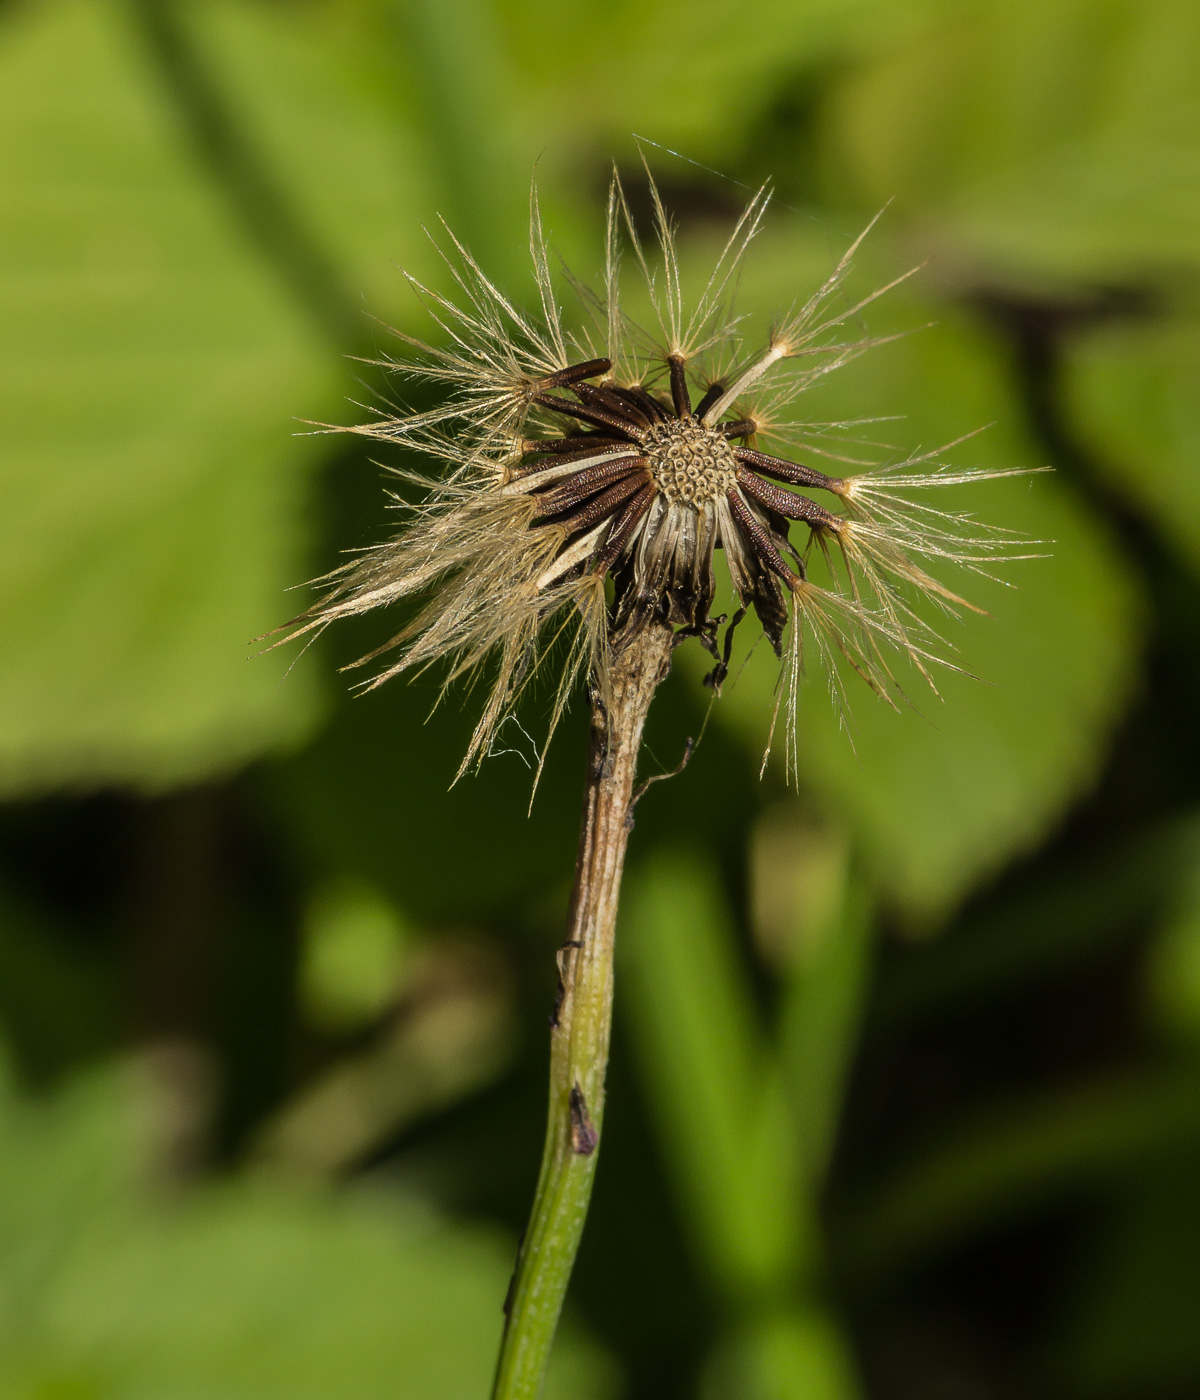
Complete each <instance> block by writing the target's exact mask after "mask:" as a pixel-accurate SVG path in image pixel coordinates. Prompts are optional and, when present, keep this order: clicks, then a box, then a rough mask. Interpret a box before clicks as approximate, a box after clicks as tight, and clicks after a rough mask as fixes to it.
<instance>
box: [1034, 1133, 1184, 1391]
mask: <svg viewBox="0 0 1200 1400" xmlns="http://www.w3.org/2000/svg"><path fill="white" fill-rule="evenodd" d="M1198 1169H1200V1158H1198V1157H1197V1155H1196V1153H1195V1151H1191V1152H1186V1153H1182V1154H1179V1155H1177V1156H1176V1157H1175V1158H1174V1159H1173V1160H1163V1161H1161V1162H1155V1163H1154V1164H1153V1165H1152V1166H1151V1167H1150V1168H1149V1169H1148V1170H1147V1171H1146V1172H1145V1173H1144V1174H1143V1176H1142V1178H1141V1180H1140V1181H1139V1182H1138V1183H1137V1185H1136V1186H1135V1188H1134V1189H1133V1190H1132V1191H1131V1192H1130V1193H1129V1195H1128V1197H1127V1199H1126V1200H1124V1201H1123V1202H1121V1203H1120V1205H1119V1206H1118V1208H1117V1210H1116V1211H1115V1212H1114V1215H1113V1217H1111V1218H1110V1219H1109V1220H1108V1221H1106V1222H1105V1225H1104V1226H1103V1227H1102V1232H1101V1237H1100V1239H1099V1241H1098V1242H1096V1243H1093V1245H1092V1247H1091V1249H1090V1250H1089V1251H1088V1254H1087V1257H1086V1260H1085V1265H1084V1268H1082V1269H1081V1270H1080V1271H1079V1275H1078V1278H1077V1279H1076V1291H1077V1297H1076V1299H1075V1300H1074V1306H1073V1307H1072V1308H1071V1309H1070V1312H1069V1314H1068V1329H1067V1339H1066V1344H1065V1345H1062V1344H1060V1347H1059V1349H1058V1356H1057V1357H1056V1360H1057V1362H1058V1365H1059V1368H1060V1374H1063V1375H1064V1376H1065V1378H1066V1379H1067V1380H1068V1383H1069V1384H1070V1386H1071V1389H1072V1391H1073V1392H1074V1393H1080V1394H1083V1395H1087V1396H1098V1397H1099V1396H1118V1395H1181V1396H1183V1395H1190V1394H1192V1393H1194V1391H1195V1388H1196V1383H1197V1379H1198V1378H1200V1329H1197V1327H1196V1299H1197V1297H1200V1194H1198V1193H1197V1191H1196V1173H1197V1170H1198Z"/></svg>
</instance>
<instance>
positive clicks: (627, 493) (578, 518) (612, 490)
mask: <svg viewBox="0 0 1200 1400" xmlns="http://www.w3.org/2000/svg"><path fill="white" fill-rule="evenodd" d="M648 480H649V478H648V477H647V476H646V475H645V474H644V473H643V472H636V471H635V472H631V473H630V474H629V475H628V476H627V477H625V478H624V479H623V480H621V481H618V482H616V483H615V485H612V486H610V487H609V488H608V490H607V491H601V492H600V494H599V495H598V496H593V497H592V498H591V500H590V501H586V502H585V503H584V504H583V505H582V506H580V507H579V509H578V510H576V511H575V512H574V513H572V514H570V515H566V516H562V517H560V518H559V520H558V521H557V522H556V523H557V524H559V525H563V526H565V527H566V529H567V530H568V531H569V532H570V533H571V534H572V535H578V534H580V533H581V532H582V531H584V530H590V529H591V528H592V526H593V525H598V524H599V523H600V521H602V520H603V519H604V518H605V517H606V516H609V515H612V514H613V513H614V512H615V511H616V510H617V509H618V508H619V507H621V506H623V505H624V504H625V502H626V501H627V500H629V498H630V497H631V496H634V495H636V494H637V493H638V492H639V491H640V490H642V488H643V487H644V486H645V484H646V482H647V481H648Z"/></svg>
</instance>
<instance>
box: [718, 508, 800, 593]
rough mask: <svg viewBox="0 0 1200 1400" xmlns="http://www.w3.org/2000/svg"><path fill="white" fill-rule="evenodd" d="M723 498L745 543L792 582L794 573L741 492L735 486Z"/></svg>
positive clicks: (774, 571)
mask: <svg viewBox="0 0 1200 1400" xmlns="http://www.w3.org/2000/svg"><path fill="white" fill-rule="evenodd" d="M725 499H726V500H727V501H728V502H729V509H730V510H731V511H732V512H733V518H734V519H735V520H736V521H737V524H738V529H739V530H740V531H741V532H742V535H743V537H744V539H745V541H746V543H747V544H748V545H749V546H750V548H751V549H752V550H753V551H754V553H755V554H756V555H757V556H758V558H759V560H760V561H761V562H762V563H764V564H765V565H766V566H767V568H768V569H770V570H771V571H772V573H776V574H778V575H779V576H780V578H784V579H787V580H788V582H789V583H794V582H795V579H796V574H795V573H794V572H793V570H791V569H790V568H789V567H788V565H787V561H786V560H785V559H784V557H783V555H782V554H780V552H779V550H778V548H777V547H776V544H775V541H774V540H773V539H772V538H771V535H770V532H769V531H768V530H767V527H766V526H765V525H764V524H763V523H762V521H761V520H759V518H758V517H757V516H756V515H755V514H754V512H753V511H752V510H751V509H750V507H749V506H748V505H747V504H746V502H745V501H744V500H743V499H742V497H741V494H740V493H739V492H738V490H737V489H736V488H735V489H734V490H732V491H730V492H729V493H728V494H727V495H726V497H725Z"/></svg>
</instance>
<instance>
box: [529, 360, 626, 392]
mask: <svg viewBox="0 0 1200 1400" xmlns="http://www.w3.org/2000/svg"><path fill="white" fill-rule="evenodd" d="M610 369H612V361H611V360H584V361H583V362H582V363H581V364H578V365H568V366H567V367H566V369H558V370H555V371H554V373H553V374H548V375H546V377H545V378H544V379H539V380H538V381H537V385H538V388H539V389H560V388H561V387H562V386H563V385H564V384H575V383H577V382H578V381H579V380H580V379H594V378H595V377H596V375H598V374H607V373H608V371H609V370H610Z"/></svg>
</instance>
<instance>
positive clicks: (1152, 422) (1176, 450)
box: [1066, 318, 1200, 569]
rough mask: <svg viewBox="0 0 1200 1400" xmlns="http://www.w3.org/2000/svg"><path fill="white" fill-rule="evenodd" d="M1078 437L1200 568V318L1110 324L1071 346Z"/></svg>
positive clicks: (1069, 386) (1071, 397)
mask: <svg viewBox="0 0 1200 1400" xmlns="http://www.w3.org/2000/svg"><path fill="white" fill-rule="evenodd" d="M1066 391H1067V405H1068V408H1069V411H1070V413H1071V418H1072V426H1073V430H1074V432H1075V433H1076V434H1077V435H1078V437H1079V438H1080V440H1081V441H1082V442H1084V443H1086V444H1087V446H1088V448H1089V449H1090V452H1091V455H1092V458H1093V460H1094V461H1095V462H1096V464H1097V465H1098V467H1099V468H1100V469H1101V470H1103V471H1104V472H1105V473H1106V474H1107V475H1108V476H1109V478H1110V480H1111V481H1112V483H1113V485H1114V486H1115V487H1116V488H1117V489H1118V490H1119V491H1121V492H1123V493H1125V494H1126V495H1127V496H1128V497H1129V499H1130V501H1131V502H1132V503H1133V504H1134V505H1135V506H1136V507H1139V508H1140V509H1141V510H1143V511H1144V512H1145V513H1146V514H1148V515H1149V516H1150V517H1151V518H1152V519H1153V520H1154V523H1155V525H1156V526H1157V527H1158V528H1159V529H1161V531H1162V533H1163V534H1164V535H1165V536H1166V537H1167V538H1168V539H1169V540H1171V541H1173V543H1174V544H1175V546H1176V548H1177V549H1179V551H1180V552H1181V553H1182V554H1183V555H1184V557H1185V558H1187V559H1189V560H1190V561H1191V563H1192V566H1193V567H1194V568H1196V569H1200V471H1198V470H1197V461H1198V460H1200V322H1198V321H1195V320H1186V319H1183V318H1179V319H1177V320H1174V319H1173V320H1168V321H1165V322H1163V321H1144V322H1138V323H1135V324H1129V323H1125V324H1113V325H1108V326H1105V327H1102V328H1099V329H1096V330H1092V331H1089V332H1088V334H1087V335H1083V336H1078V337H1076V338H1074V339H1073V340H1072V341H1071V342H1070V355H1069V359H1068V369H1067V377H1066Z"/></svg>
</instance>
